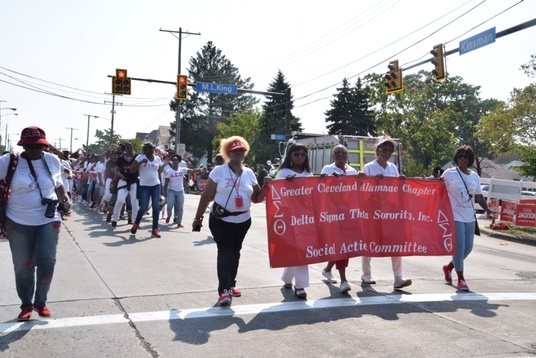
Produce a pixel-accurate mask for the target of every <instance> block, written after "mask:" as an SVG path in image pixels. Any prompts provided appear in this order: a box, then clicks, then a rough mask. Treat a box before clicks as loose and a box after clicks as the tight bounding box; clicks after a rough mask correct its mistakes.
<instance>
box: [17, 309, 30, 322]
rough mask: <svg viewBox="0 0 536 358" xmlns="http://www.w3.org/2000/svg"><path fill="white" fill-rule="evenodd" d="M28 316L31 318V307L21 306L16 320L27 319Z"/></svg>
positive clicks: (28, 318)
mask: <svg viewBox="0 0 536 358" xmlns="http://www.w3.org/2000/svg"><path fill="white" fill-rule="evenodd" d="M30 318H32V309H31V308H23V309H22V311H21V312H20V314H19V316H18V317H17V320H18V321H19V322H23V321H29V320H30Z"/></svg>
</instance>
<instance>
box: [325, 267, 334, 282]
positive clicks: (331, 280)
mask: <svg viewBox="0 0 536 358" xmlns="http://www.w3.org/2000/svg"><path fill="white" fill-rule="evenodd" d="M322 276H324V277H325V278H326V280H328V282H329V283H337V280H336V279H335V278H333V275H332V274H331V271H326V270H324V269H322Z"/></svg>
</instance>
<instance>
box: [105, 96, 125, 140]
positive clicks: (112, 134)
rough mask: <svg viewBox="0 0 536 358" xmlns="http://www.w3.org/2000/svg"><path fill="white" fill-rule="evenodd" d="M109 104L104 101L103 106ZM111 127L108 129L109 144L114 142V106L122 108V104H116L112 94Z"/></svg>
mask: <svg viewBox="0 0 536 358" xmlns="http://www.w3.org/2000/svg"><path fill="white" fill-rule="evenodd" d="M108 103H110V102H107V101H104V104H108ZM111 103H112V112H111V113H112V125H111V127H110V144H112V143H113V141H114V114H115V105H116V104H117V105H118V106H122V105H123V102H116V101H115V94H112V102H111Z"/></svg>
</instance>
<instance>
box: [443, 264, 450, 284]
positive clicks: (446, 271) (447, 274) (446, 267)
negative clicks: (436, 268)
mask: <svg viewBox="0 0 536 358" xmlns="http://www.w3.org/2000/svg"><path fill="white" fill-rule="evenodd" d="M443 273H444V274H445V281H446V282H447V283H452V271H451V270H449V265H443Z"/></svg>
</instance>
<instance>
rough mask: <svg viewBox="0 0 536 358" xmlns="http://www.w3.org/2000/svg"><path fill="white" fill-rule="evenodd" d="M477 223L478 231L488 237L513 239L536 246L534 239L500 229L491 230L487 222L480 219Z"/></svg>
mask: <svg viewBox="0 0 536 358" xmlns="http://www.w3.org/2000/svg"><path fill="white" fill-rule="evenodd" d="M486 221H488V220H486ZM478 225H479V226H480V231H482V232H483V233H484V234H486V235H488V236H489V237H492V238H498V239H503V240H508V241H513V242H517V243H521V244H526V245H531V246H536V239H532V238H528V237H522V236H518V235H512V234H507V233H505V232H504V231H500V230H492V229H490V228H489V224H487V223H484V222H482V220H478Z"/></svg>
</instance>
